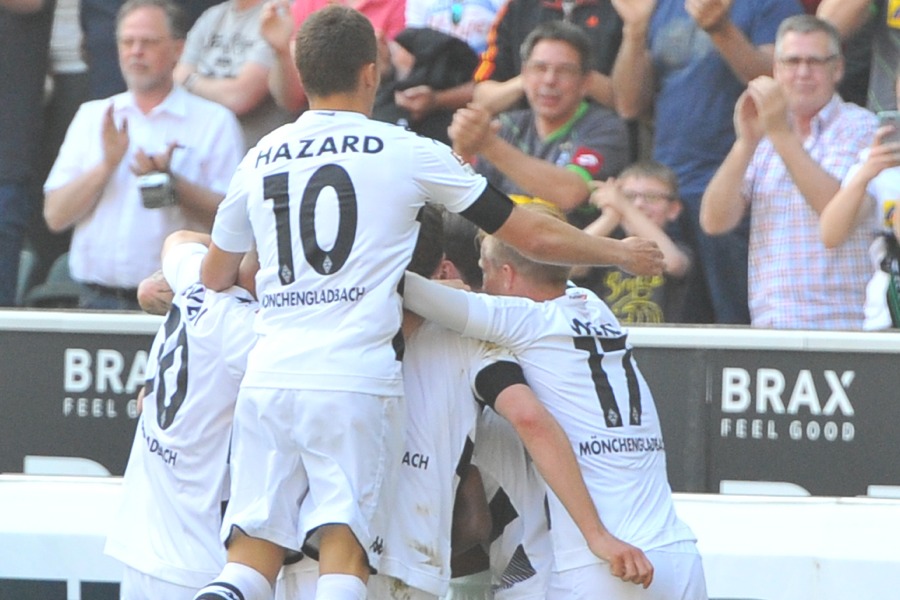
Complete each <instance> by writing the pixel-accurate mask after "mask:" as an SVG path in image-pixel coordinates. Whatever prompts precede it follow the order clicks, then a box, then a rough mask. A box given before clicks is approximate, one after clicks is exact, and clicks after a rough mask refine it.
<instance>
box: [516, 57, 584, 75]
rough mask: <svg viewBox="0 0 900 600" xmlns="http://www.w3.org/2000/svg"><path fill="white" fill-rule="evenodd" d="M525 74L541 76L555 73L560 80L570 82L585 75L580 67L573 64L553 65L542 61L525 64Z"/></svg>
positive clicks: (530, 61) (531, 61)
mask: <svg viewBox="0 0 900 600" xmlns="http://www.w3.org/2000/svg"><path fill="white" fill-rule="evenodd" d="M525 72H526V73H529V74H531V75H539V76H543V75H546V74H548V73H553V74H555V75H556V76H557V77H559V78H560V79H568V80H572V79H577V78H578V77H581V76H582V75H583V74H584V72H583V71H582V70H581V67H580V66H579V65H575V64H572V63H564V64H561V65H551V64H550V63H545V62H544V61H541V60H529V61H528V62H527V63H525Z"/></svg>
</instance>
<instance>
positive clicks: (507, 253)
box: [478, 202, 570, 286]
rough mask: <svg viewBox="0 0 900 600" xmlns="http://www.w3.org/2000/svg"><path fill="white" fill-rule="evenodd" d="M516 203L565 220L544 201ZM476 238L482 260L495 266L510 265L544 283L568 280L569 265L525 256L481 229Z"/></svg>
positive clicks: (563, 282) (562, 283)
mask: <svg viewBox="0 0 900 600" xmlns="http://www.w3.org/2000/svg"><path fill="white" fill-rule="evenodd" d="M517 204H518V206H519V208H521V209H524V210H530V211H534V212H537V213H540V214H544V215H547V216H549V217H553V218H554V219H559V220H560V221H565V220H566V219H565V216H564V215H563V213H562V212H561V211H560V210H559V209H558V208H557V207H556V206H553V205H552V204H548V203H546V202H521V203H517ZM478 239H479V241H480V243H481V248H482V252H481V257H482V260H489V261H491V263H492V264H493V265H495V266H500V265H504V264H508V265H512V266H513V267H515V269H516V271H518V272H519V273H521V274H522V275H524V276H525V277H527V278H528V279H531V280H533V281H535V282H538V283H541V284H544V285H562V286H565V285H566V282H567V281H568V280H569V271H570V268H569V267H564V266H561V265H551V264H547V263H542V262H537V261H534V260H531V259H530V258H526V257H525V256H522V254H520V253H519V251H518V250H516V249H515V248H513V247H512V246H510V245H509V244H506V243H504V242H503V241H501V240H500V239H499V238H496V237H494V236H492V235H487V234H486V233H484V232H483V231H482V232H481V233H480V234H479V236H478Z"/></svg>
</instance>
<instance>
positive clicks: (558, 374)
mask: <svg viewBox="0 0 900 600" xmlns="http://www.w3.org/2000/svg"><path fill="white" fill-rule="evenodd" d="M481 265H482V269H483V270H484V289H485V291H487V292H489V293H491V294H500V295H499V296H492V295H485V294H471V293H467V292H464V291H460V290H451V289H446V288H443V287H441V286H436V285H434V284H433V283H431V282H429V281H427V280H425V279H422V278H419V277H416V276H414V275H412V274H410V275H408V276H407V279H406V285H405V290H406V291H405V296H404V299H405V303H406V306H407V308H409V309H411V310H414V311H415V312H417V313H419V314H421V315H422V316H425V317H426V318H434V319H437V320H438V321H439V322H441V323H442V324H444V325H446V326H450V327H452V328H453V329H456V330H457V331H460V332H462V333H463V334H464V335H466V336H470V337H475V338H478V339H485V340H489V341H492V342H495V343H498V344H502V345H504V346H506V347H507V348H509V349H510V350H511V351H512V352H513V353H514V354H515V356H516V358H517V359H518V360H519V361H520V363H521V365H522V367H523V369H524V371H525V375H526V377H527V379H528V382H529V384H530V385H531V386H532V388H533V389H534V390H535V392H536V393H537V395H538V397H539V398H540V399H541V401H542V402H543V403H544V404H545V405H546V406H547V408H548V409H549V410H550V411H551V412H552V413H553V415H554V416H555V417H556V418H557V420H558V421H559V422H560V424H561V425H562V426H563V428H564V429H565V430H566V433H567V434H568V436H569V438H570V440H571V443H572V446H573V450H574V451H575V453H576V455H577V456H578V460H579V464H580V466H581V470H582V473H583V475H584V479H585V481H586V483H587V484H588V487H589V489H590V490H591V494H592V496H593V498H594V501H595V503H596V506H597V509H598V512H599V513H600V517H601V518H602V519H603V522H604V524H605V525H606V526H607V527H608V529H609V530H610V531H611V532H612V533H613V534H614V535H616V536H618V537H620V538H621V539H623V540H625V541H627V542H629V543H632V544H635V545H636V546H639V547H641V548H642V549H644V551H645V552H647V555H648V557H649V558H650V559H651V560H652V561H653V564H654V581H653V584H652V585H650V586H649V588H646V589H642V588H641V587H638V586H632V585H628V584H624V583H623V582H622V581H620V580H619V579H618V578H616V577H614V576H612V575H615V574H616V566H615V565H609V566H606V565H604V564H603V561H602V560H600V559H598V558H597V556H595V555H594V553H592V552H591V551H590V548H589V546H588V543H587V542H586V541H585V539H584V538H583V537H582V536H581V534H579V533H578V531H577V530H576V529H575V528H574V527H573V523H572V520H571V519H570V518H569V516H568V515H567V514H566V512H565V510H562V507H561V506H560V503H559V501H558V499H557V498H556V497H555V496H554V495H553V494H552V493H549V494H548V497H549V504H550V517H551V536H552V540H553V548H554V561H555V568H554V575H553V578H552V580H551V587H550V592H549V593H548V596H547V597H548V598H550V599H557V598H559V599H565V600H571V599H578V598H616V599H618V598H628V599H631V598H634V599H638V598H639V599H660V600H663V599H665V600H672V599H684V600H700V599H705V598H706V588H705V582H704V576H703V569H702V564H701V561H700V557H699V554H697V550H696V546H695V544H694V535H693V533H692V532H691V530H690V528H689V527H688V526H687V525H686V524H684V523H683V522H682V521H681V520H680V519H678V516H677V515H676V514H675V509H674V505H673V502H672V495H671V489H670V487H669V484H668V481H667V478H666V464H665V452H664V445H663V440H662V433H661V429H660V425H659V420H658V416H657V413H656V407H655V404H654V403H653V397H652V394H651V392H650V389H649V387H648V386H647V383H646V381H645V380H644V378H643V376H642V375H641V373H640V371H639V370H638V368H637V364H636V362H635V361H634V358H633V356H632V352H631V347H630V346H629V345H628V343H627V339H626V333H625V332H624V331H623V330H622V328H621V326H620V325H619V323H618V321H617V320H616V318H615V316H614V315H613V314H612V312H611V311H610V310H609V308H608V307H607V306H606V305H605V304H604V303H603V302H602V301H601V300H599V299H598V298H597V297H596V296H595V295H594V294H593V293H591V292H590V291H588V290H584V289H579V288H572V289H567V288H566V281H567V277H568V271H567V269H565V268H560V267H554V266H551V265H541V264H537V263H534V262H532V261H530V260H528V259H525V258H523V257H522V256H521V255H520V254H518V253H517V252H516V251H515V250H513V249H512V248H510V247H509V246H507V245H505V244H503V243H502V242H501V241H500V240H498V239H497V238H496V237H493V236H487V237H486V238H485V239H484V240H483V242H482V246H481ZM515 296H524V297H515ZM610 573H612V575H611V574H610Z"/></svg>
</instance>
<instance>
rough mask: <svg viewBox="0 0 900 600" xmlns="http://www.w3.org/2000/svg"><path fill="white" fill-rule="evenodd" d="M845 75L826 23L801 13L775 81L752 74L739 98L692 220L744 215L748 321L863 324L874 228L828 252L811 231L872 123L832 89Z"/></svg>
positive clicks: (782, 42) (787, 33)
mask: <svg viewBox="0 0 900 600" xmlns="http://www.w3.org/2000/svg"><path fill="white" fill-rule="evenodd" d="M843 72H844V61H843V58H842V56H841V41H840V37H839V34H838V32H837V30H836V29H835V28H834V27H833V26H832V25H831V24H830V23H828V22H827V21H823V20H821V19H818V18H816V17H813V16H809V15H800V16H795V17H791V18H789V19H786V20H785V21H784V22H782V24H781V25H780V26H779V28H778V34H777V36H776V42H775V63H774V69H773V73H774V77H759V78H757V79H754V80H753V81H751V82H750V84H749V86H748V88H747V91H746V92H744V93H743V94H742V95H741V97H740V98H739V99H738V102H737V104H736V106H735V109H734V122H735V127H736V129H737V139H736V140H735V142H734V145H733V146H732V148H731V151H730V152H729V153H728V156H727V157H726V158H725V161H724V162H723V163H722V166H721V167H720V168H719V170H718V171H717V172H716V174H715V176H713V179H712V181H710V183H709V186H708V187H707V189H706V192H705V193H704V194H703V202H702V204H701V207H700V223H701V225H702V226H703V228H704V230H706V232H707V233H709V234H710V235H718V234H721V233H724V232H727V231H729V230H730V229H732V228H733V227H735V226H736V225H737V223H738V222H739V221H740V220H741V218H742V217H743V215H744V214H745V213H746V212H747V211H748V210H749V211H750V246H749V269H748V270H749V277H748V293H749V301H750V316H751V324H752V325H753V326H755V327H772V328H779V329H860V328H861V327H862V323H863V309H862V307H863V305H864V300H865V298H864V296H865V288H866V279H867V272H868V271H869V266H868V258H867V247H868V243H869V241H870V239H869V238H870V237H871V236H872V234H873V232H874V225H873V226H872V227H864V226H863V227H859V228H857V229H856V230H855V232H854V233H853V234H852V235H851V236H850V237H849V238H848V240H847V241H846V243H844V244H843V245H842V246H840V247H839V248H834V249H830V250H829V249H826V248H825V246H824V245H823V244H822V241H821V239H820V237H819V215H820V214H821V213H822V211H823V210H824V209H825V206H826V205H827V204H828V202H829V201H830V200H831V198H832V197H834V195H835V194H836V193H837V191H838V189H839V188H840V182H841V181H842V179H843V178H844V176H845V175H846V173H847V171H848V169H849V168H850V167H851V166H852V165H853V164H854V162H856V158H857V156H858V155H859V152H860V151H861V150H862V149H863V148H865V147H866V146H867V145H868V144H869V141H870V140H871V139H872V137H873V135H874V133H875V129H876V119H875V116H874V115H873V114H872V113H870V112H869V111H867V110H865V109H863V108H860V107H858V106H856V105H855V104H851V103H846V102H844V101H843V100H842V99H841V98H840V96H838V95H837V94H836V93H835V89H836V87H837V84H838V82H839V81H840V80H841V76H842V75H843ZM751 207H752V209H751Z"/></svg>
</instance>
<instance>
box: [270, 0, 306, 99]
mask: <svg viewBox="0 0 900 600" xmlns="http://www.w3.org/2000/svg"><path fill="white" fill-rule="evenodd" d="M259 30H260V33H261V34H262V36H263V39H265V40H266V42H268V43H269V46H271V48H272V51H273V52H274V53H275V61H276V62H275V65H274V66H273V67H272V68H271V69H270V70H269V93H270V94H272V97H273V98H275V102H276V103H277V104H278V105H279V106H280V107H282V108H284V109H285V110H287V111H288V112H299V111H300V110H302V109H303V108H305V107H306V106H307V104H308V101H307V98H306V92H305V91H304V89H303V82H302V81H300V73H299V72H298V71H297V66H296V64H294V53H293V43H292V40H293V35H294V19H293V18H292V17H291V13H290V7H289V5H288V2H287V0H270V1H269V2H266V4H265V6H263V10H262V13H261V14H260V25H259Z"/></svg>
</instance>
